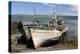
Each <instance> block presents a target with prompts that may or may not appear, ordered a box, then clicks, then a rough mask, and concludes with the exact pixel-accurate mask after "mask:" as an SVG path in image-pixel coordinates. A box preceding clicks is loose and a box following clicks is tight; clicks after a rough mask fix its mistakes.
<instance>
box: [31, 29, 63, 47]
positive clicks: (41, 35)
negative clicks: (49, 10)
mask: <svg viewBox="0 0 80 54" xmlns="http://www.w3.org/2000/svg"><path fill="white" fill-rule="evenodd" d="M61 35H62V33H61V32H60V31H58V30H38V29H31V36H32V40H33V43H34V47H35V48H38V47H40V45H41V44H42V43H43V42H45V41H46V40H48V39H52V40H55V38H59V37H60V36H61ZM56 40H57V39H56Z"/></svg>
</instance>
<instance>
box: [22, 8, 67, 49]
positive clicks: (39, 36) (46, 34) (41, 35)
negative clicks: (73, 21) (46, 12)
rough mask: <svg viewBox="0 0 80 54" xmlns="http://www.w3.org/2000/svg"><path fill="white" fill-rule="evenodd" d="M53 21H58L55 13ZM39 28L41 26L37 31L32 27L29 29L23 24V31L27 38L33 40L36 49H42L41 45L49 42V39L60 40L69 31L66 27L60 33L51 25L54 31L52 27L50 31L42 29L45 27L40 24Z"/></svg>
mask: <svg viewBox="0 0 80 54" xmlns="http://www.w3.org/2000/svg"><path fill="white" fill-rule="evenodd" d="M33 10H34V14H35V15H36V12H35V9H33ZM51 20H57V19H56V13H54V17H52V18H51ZM36 26H37V25H36ZM38 26H39V27H38V29H37V28H36V29H35V28H31V27H30V26H29V27H28V26H27V25H25V26H24V23H23V29H24V31H25V33H26V36H27V37H31V38H32V41H33V44H34V47H35V48H38V47H40V46H41V44H42V43H44V42H45V41H46V40H49V39H51V40H59V38H60V37H61V36H62V34H63V33H65V32H67V31H68V27H65V28H64V29H63V30H61V31H59V30H57V29H56V28H55V27H54V25H53V26H52V25H51V27H52V29H51V27H50V25H49V27H48V28H50V29H40V28H42V27H43V26H41V25H40V24H39V25H38ZM53 27H54V28H53Z"/></svg>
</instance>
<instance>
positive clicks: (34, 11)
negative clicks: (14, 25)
mask: <svg viewBox="0 0 80 54" xmlns="http://www.w3.org/2000/svg"><path fill="white" fill-rule="evenodd" d="M33 13H34V17H33V18H34V19H35V18H36V10H35V9H34V8H33Z"/></svg>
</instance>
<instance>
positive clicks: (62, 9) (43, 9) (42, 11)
mask: <svg viewBox="0 0 80 54" xmlns="http://www.w3.org/2000/svg"><path fill="white" fill-rule="evenodd" d="M33 8H34V9H35V10H36V14H37V15H50V14H52V13H53V12H54V10H56V14H57V15H73V16H77V15H78V7H77V6H75V5H68V4H51V3H32V2H19V1H13V2H11V14H12V15H14V14H27V15H34V11H33Z"/></svg>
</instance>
